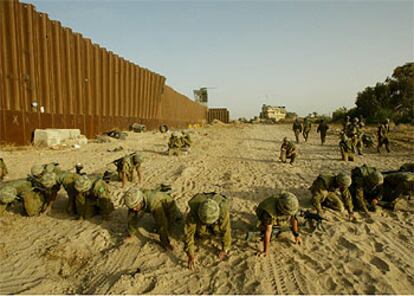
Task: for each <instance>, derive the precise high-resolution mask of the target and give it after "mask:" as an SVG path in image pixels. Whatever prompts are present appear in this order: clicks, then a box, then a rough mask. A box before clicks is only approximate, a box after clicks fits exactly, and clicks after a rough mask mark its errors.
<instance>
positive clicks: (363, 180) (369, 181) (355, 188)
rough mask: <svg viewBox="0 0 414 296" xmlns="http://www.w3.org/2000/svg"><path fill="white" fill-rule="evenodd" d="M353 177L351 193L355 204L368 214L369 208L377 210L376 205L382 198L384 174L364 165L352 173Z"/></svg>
mask: <svg viewBox="0 0 414 296" xmlns="http://www.w3.org/2000/svg"><path fill="white" fill-rule="evenodd" d="M351 177H352V185H351V188H350V191H351V194H352V197H353V200H354V204H356V205H358V207H359V209H360V210H363V211H364V212H366V213H368V206H371V208H372V209H373V210H377V207H376V203H377V202H378V201H380V200H381V198H382V189H383V187H382V186H381V185H382V183H383V176H382V174H381V173H380V172H379V171H378V170H377V169H376V168H373V167H369V166H366V165H363V166H361V167H356V168H354V169H353V170H352V171H351ZM381 178H382V180H381Z"/></svg>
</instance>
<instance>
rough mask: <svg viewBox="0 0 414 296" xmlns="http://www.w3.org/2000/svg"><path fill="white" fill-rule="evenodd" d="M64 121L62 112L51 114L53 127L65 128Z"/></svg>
mask: <svg viewBox="0 0 414 296" xmlns="http://www.w3.org/2000/svg"><path fill="white" fill-rule="evenodd" d="M65 121H66V120H65V116H64V115H63V114H53V128H66V123H65Z"/></svg>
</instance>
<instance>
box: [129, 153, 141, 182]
mask: <svg viewBox="0 0 414 296" xmlns="http://www.w3.org/2000/svg"><path fill="white" fill-rule="evenodd" d="M142 162H143V158H142V155H141V154H138V152H135V153H134V154H133V155H131V163H132V172H131V174H132V175H133V174H134V170H135V171H136V172H137V177H138V180H139V182H141V181H142V180H141V179H142V176H141V165H142Z"/></svg>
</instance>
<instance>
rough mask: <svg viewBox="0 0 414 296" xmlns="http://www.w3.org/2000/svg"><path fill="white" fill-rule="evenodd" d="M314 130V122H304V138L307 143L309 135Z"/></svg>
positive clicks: (306, 119) (306, 120) (307, 119)
mask: <svg viewBox="0 0 414 296" xmlns="http://www.w3.org/2000/svg"><path fill="white" fill-rule="evenodd" d="M311 129H312V122H311V121H310V120H309V118H307V117H306V118H305V120H304V122H303V138H304V139H305V142H307V141H308V138H309V133H310V131H311Z"/></svg>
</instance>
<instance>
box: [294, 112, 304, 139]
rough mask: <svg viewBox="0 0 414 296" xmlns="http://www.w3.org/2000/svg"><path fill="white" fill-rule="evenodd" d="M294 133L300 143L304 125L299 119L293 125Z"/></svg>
mask: <svg viewBox="0 0 414 296" xmlns="http://www.w3.org/2000/svg"><path fill="white" fill-rule="evenodd" d="M292 129H293V132H294V133H295V137H296V143H299V135H300V133H301V132H302V130H303V126H302V123H301V122H300V121H299V118H296V119H295V121H294V122H293V125H292Z"/></svg>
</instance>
